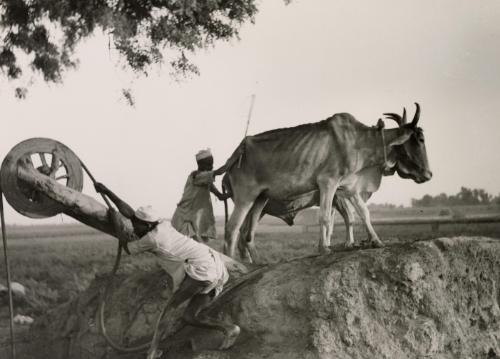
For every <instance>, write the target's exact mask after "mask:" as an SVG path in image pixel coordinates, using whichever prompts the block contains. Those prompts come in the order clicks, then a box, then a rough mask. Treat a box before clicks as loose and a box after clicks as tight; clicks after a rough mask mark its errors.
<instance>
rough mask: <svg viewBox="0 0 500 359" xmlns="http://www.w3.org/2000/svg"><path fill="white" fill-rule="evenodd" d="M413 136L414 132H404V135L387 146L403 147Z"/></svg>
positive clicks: (401, 134)
mask: <svg viewBox="0 0 500 359" xmlns="http://www.w3.org/2000/svg"><path fill="white" fill-rule="evenodd" d="M411 135H412V131H411V130H407V129H405V130H404V131H402V133H400V134H399V136H398V137H396V138H394V139H392V140H391V141H390V142H389V143H388V144H387V146H389V147H392V146H399V145H402V144H403V143H405V142H406V141H408V140H409V139H410V137H411Z"/></svg>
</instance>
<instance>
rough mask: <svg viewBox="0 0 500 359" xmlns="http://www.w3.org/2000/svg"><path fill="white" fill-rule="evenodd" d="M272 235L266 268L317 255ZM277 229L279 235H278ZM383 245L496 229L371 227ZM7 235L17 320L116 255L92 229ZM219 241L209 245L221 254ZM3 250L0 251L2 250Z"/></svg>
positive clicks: (38, 229)
mask: <svg viewBox="0 0 500 359" xmlns="http://www.w3.org/2000/svg"><path fill="white" fill-rule="evenodd" d="M265 228H268V229H269V228H270V229H272V231H267V232H266V233H262V231H261V232H260V233H259V234H258V235H257V238H256V242H257V248H258V249H259V252H260V254H261V255H262V259H263V260H264V261H265V262H268V263H276V262H279V261H286V260H288V259H290V258H294V257H299V256H305V255H312V254H316V253H317V244H318V238H319V233H315V232H312V233H302V232H300V227H278V226H268V227H266V226H263V229H265ZM280 228H281V230H280ZM375 229H376V231H377V233H378V234H379V235H380V237H381V239H382V240H383V241H385V242H400V241H414V240H425V239H431V238H436V237H451V236H457V235H468V236H488V237H495V238H500V223H493V224H477V225H442V226H440V228H439V231H438V232H432V230H431V227H430V226H429V225H405V226H402V225H401V226H377V227H376V228H375ZM8 230H9V232H8V233H9V238H10V240H9V243H8V246H9V258H10V268H11V277H12V280H13V281H17V282H20V283H22V284H23V285H25V286H26V287H27V289H28V299H29V300H28V302H27V303H24V304H22V305H21V306H20V307H18V311H17V312H20V313H22V314H30V315H34V316H35V317H36V316H38V315H40V314H41V313H43V312H44V311H45V310H46V309H47V308H51V307H54V306H56V305H57V304H60V303H63V302H65V301H67V300H69V299H70V298H71V297H73V296H75V295H77V294H78V293H79V292H80V291H82V290H84V289H85V288H87V286H88V285H89V284H90V282H91V281H92V280H93V279H94V277H95V276H96V275H99V274H104V273H107V272H109V271H110V270H111V267H112V265H113V260H114V256H115V253H116V241H115V240H114V239H113V238H111V237H110V236H107V235H104V234H101V233H99V232H97V231H95V230H93V229H90V228H87V227H83V226H79V225H70V226H35V227H17V228H16V230H15V231H14V230H13V228H8ZM365 236H366V235H365V233H364V230H363V228H362V227H360V226H356V227H355V238H356V239H357V240H358V241H359V240H361V239H364V238H365ZM334 238H335V240H334V242H335V243H341V242H343V241H344V238H345V231H344V228H343V225H336V230H335V232H334ZM222 244H223V241H222V238H219V239H218V240H216V241H213V243H211V244H210V245H211V246H212V247H214V248H215V249H217V250H221V249H222ZM2 250H3V248H2ZM154 266H157V263H156V260H155V258H154V257H153V256H151V255H148V254H144V255H139V256H135V257H129V256H126V255H125V256H124V259H123V261H122V266H121V269H120V270H121V271H123V272H125V273H127V272H129V271H134V270H135V269H137V268H138V267H144V268H150V267H154ZM0 268H1V270H0V283H2V284H5V283H6V275H5V268H4V266H3V263H2V265H1V266H0ZM0 317H1V318H3V319H0V320H1V321H5V318H6V306H5V305H3V306H2V307H0Z"/></svg>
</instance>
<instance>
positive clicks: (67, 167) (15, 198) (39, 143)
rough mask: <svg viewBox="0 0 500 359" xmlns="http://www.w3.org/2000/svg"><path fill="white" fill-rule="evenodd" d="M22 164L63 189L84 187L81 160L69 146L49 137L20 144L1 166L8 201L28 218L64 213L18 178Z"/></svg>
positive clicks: (58, 206)
mask: <svg viewBox="0 0 500 359" xmlns="http://www.w3.org/2000/svg"><path fill="white" fill-rule="evenodd" d="M19 161H24V163H27V164H28V165H30V166H33V168H35V169H36V170H38V171H39V172H40V173H42V174H44V175H46V176H49V177H50V178H53V179H55V180H56V181H57V182H59V183H60V184H62V185H64V186H67V187H69V188H72V189H74V190H77V191H81V190H82V188H83V172H82V166H81V163H80V160H79V159H78V157H77V156H76V155H75V153H74V152H73V151H71V150H70V149H69V148H68V147H66V146H65V145H63V144H62V143H60V142H57V141H55V140H52V139H50V138H30V139H28V140H25V141H23V142H21V143H18V144H17V145H16V146H14V148H12V150H10V152H9V153H8V154H7V156H6V157H5V159H4V161H3V163H2V168H1V170H0V181H1V185H2V191H3V193H4V195H5V198H6V199H7V202H9V204H10V205H11V206H12V207H13V208H14V209H15V210H16V211H17V212H19V213H21V214H23V215H25V216H28V217H31V218H46V217H52V216H55V215H56V214H59V213H61V212H62V211H63V210H64V207H63V206H62V205H61V204H59V203H58V202H56V201H54V200H52V199H51V198H49V197H47V196H46V195H45V194H43V193H42V192H39V191H37V190H34V189H33V188H32V187H31V186H29V185H27V184H26V183H24V182H23V181H22V180H20V179H19V178H18V177H17V168H18V166H19Z"/></svg>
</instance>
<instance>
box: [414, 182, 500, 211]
mask: <svg viewBox="0 0 500 359" xmlns="http://www.w3.org/2000/svg"><path fill="white" fill-rule="evenodd" d="M411 203H412V206H413V207H434V206H461V205H480V204H483V205H485V204H500V194H499V195H498V196H497V197H493V196H492V195H491V194H489V193H488V192H486V191H485V190H484V189H476V188H474V189H470V188H467V187H462V188H461V189H460V191H459V192H458V193H457V194H455V195H447V194H446V193H441V194H439V195H437V196H431V195H428V194H426V195H424V196H423V197H422V198H420V199H415V198H413V199H412V200H411Z"/></svg>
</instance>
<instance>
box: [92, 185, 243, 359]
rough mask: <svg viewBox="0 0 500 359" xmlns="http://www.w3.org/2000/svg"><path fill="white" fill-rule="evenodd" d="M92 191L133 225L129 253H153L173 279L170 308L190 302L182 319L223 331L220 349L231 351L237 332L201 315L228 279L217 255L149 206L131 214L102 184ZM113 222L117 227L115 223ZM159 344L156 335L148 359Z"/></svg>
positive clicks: (232, 326)
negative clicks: (102, 197) (173, 225)
mask: <svg viewBox="0 0 500 359" xmlns="http://www.w3.org/2000/svg"><path fill="white" fill-rule="evenodd" d="M95 189H96V191H97V192H99V193H102V194H104V195H106V196H108V197H109V199H111V201H113V203H114V204H115V205H116V207H117V208H118V210H119V211H120V213H121V214H122V215H123V216H124V217H126V218H128V219H130V220H131V221H132V225H133V229H134V234H135V236H136V237H137V238H135V239H134V240H132V241H130V242H129V243H128V247H129V250H130V251H131V253H140V252H145V251H148V252H151V253H153V254H154V255H156V256H157V257H158V258H159V259H160V262H161V265H162V267H163V268H164V269H165V270H166V271H167V273H168V274H169V275H170V276H171V277H172V279H173V282H174V285H173V287H174V288H173V292H174V293H173V296H172V298H170V303H169V305H170V308H175V307H177V306H179V305H180V304H182V303H183V302H184V301H186V300H189V304H188V306H187V308H186V310H185V312H184V314H183V319H184V320H185V321H186V322H187V323H188V324H190V325H193V326H197V327H203V328H211V329H217V330H220V331H222V332H223V333H224V335H225V339H224V342H223V343H222V344H221V346H220V349H226V348H229V347H231V346H232V345H233V343H234V342H235V340H236V338H237V337H238V335H239V333H240V328H239V327H238V326H237V325H234V324H226V323H224V322H221V321H218V320H215V319H211V318H208V317H206V316H205V315H203V314H202V313H201V312H202V311H203V309H205V308H207V307H208V306H209V305H210V303H211V302H212V301H213V300H214V298H215V297H216V296H217V295H218V294H219V293H220V292H221V291H222V288H223V285H224V284H225V283H226V282H227V280H228V278H229V274H228V271H227V269H226V266H225V265H224V262H223V261H222V259H221V257H220V255H219V253H218V252H217V251H215V250H213V249H212V248H210V247H208V246H206V245H205V244H203V243H199V242H197V241H195V240H193V239H191V238H189V237H187V236H185V235H183V234H181V233H179V232H177V231H176V230H175V229H174V228H173V227H172V225H171V224H170V221H168V220H165V219H162V218H160V217H158V216H157V215H156V213H155V212H154V210H153V208H152V207H151V206H147V207H139V208H138V209H137V210H135V211H134V210H133V209H132V207H130V206H129V205H128V204H127V203H126V202H124V201H122V200H121V199H120V198H119V197H118V196H117V195H115V194H114V193H113V192H112V191H111V190H109V189H108V188H107V187H106V186H104V185H103V184H102V183H96V184H95ZM110 212H111V215H112V216H113V215H116V211H114V210H111V211H110ZM112 219H113V218H112ZM114 222H115V223H117V222H116V220H114ZM156 332H159V331H158V330H156ZM159 340H160V335H155V338H153V342H152V345H151V350H150V352H149V354H148V358H155V357H156V353H155V351H156V348H157V346H158V342H159Z"/></svg>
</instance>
